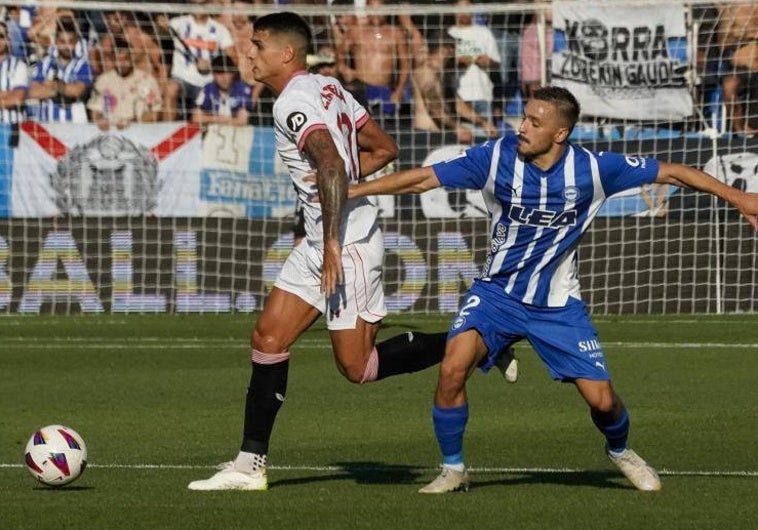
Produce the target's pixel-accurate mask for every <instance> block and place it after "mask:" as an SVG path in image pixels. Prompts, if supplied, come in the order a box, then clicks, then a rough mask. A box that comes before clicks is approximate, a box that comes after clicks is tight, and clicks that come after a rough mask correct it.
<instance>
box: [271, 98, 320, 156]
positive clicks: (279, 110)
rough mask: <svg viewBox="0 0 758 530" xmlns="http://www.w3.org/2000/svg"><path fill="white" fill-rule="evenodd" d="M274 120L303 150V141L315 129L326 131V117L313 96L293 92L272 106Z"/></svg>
mask: <svg viewBox="0 0 758 530" xmlns="http://www.w3.org/2000/svg"><path fill="white" fill-rule="evenodd" d="M274 120H275V121H276V123H277V124H279V126H280V127H281V129H282V130H283V131H284V133H285V134H286V135H287V137H289V139H290V140H292V141H293V142H294V143H295V144H297V148H298V149H299V150H301V151H302V150H303V145H304V144H305V139H306V138H307V137H308V135H309V134H310V133H311V132H313V131H315V130H317V129H328V127H327V125H326V115H325V114H324V111H323V110H322V108H321V106H320V105H319V102H318V101H317V100H315V99H314V95H313V94H308V93H307V92H305V91H302V90H299V91H293V92H290V93H288V94H287V97H286V98H285V99H281V98H280V99H279V100H277V102H276V104H275V105H274Z"/></svg>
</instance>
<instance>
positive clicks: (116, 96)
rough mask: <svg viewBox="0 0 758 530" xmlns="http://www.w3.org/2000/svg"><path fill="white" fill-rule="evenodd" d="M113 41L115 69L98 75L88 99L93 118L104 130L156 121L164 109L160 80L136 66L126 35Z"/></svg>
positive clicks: (88, 106)
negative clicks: (162, 106) (162, 107)
mask: <svg viewBox="0 0 758 530" xmlns="http://www.w3.org/2000/svg"><path fill="white" fill-rule="evenodd" d="M113 45H114V48H113V53H114V58H115V61H114V65H113V69H112V70H108V71H107V72H104V73H102V74H100V75H99V76H98V77H97V80H96V81H95V90H94V93H93V94H92V97H91V98H90V100H89V102H88V103H87V108H89V110H90V112H92V120H93V121H94V122H95V123H96V124H97V126H98V127H99V128H100V129H101V130H103V131H107V130H108V129H110V128H111V127H116V128H117V129H125V128H126V127H128V126H129V125H131V124H132V123H149V122H154V121H157V119H158V113H159V112H160V110H161V90H160V86H159V85H158V81H157V80H156V79H155V77H154V76H153V75H152V74H149V73H148V72H146V71H145V70H141V69H139V68H135V67H134V62H133V60H132V53H131V50H130V48H129V44H128V42H127V41H126V40H125V39H124V38H123V37H114V39H113Z"/></svg>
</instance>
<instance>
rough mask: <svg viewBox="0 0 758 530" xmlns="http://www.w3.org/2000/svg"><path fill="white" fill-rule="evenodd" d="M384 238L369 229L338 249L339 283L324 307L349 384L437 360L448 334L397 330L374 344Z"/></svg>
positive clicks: (380, 310) (381, 311)
mask: <svg viewBox="0 0 758 530" xmlns="http://www.w3.org/2000/svg"><path fill="white" fill-rule="evenodd" d="M383 262H384V237H383V235H382V233H381V231H380V230H378V229H377V230H374V231H373V232H372V233H371V234H370V235H369V236H368V237H367V238H366V239H365V240H362V241H359V242H356V243H352V244H349V245H346V246H345V247H344V248H343V252H342V269H343V273H344V283H343V285H342V286H341V288H340V289H339V292H338V293H336V294H335V295H333V296H331V297H330V298H329V299H328V300H327V305H326V308H325V310H324V315H325V317H326V324H327V327H328V329H329V331H330V334H331V339H332V350H333V352H334V358H335V361H336V362H337V367H338V369H339V370H340V372H341V373H342V374H343V375H344V376H345V377H346V378H347V379H348V380H350V381H352V382H354V383H368V382H371V381H378V380H381V379H385V378H387V377H391V376H393V375H398V374H407V373H413V372H417V371H419V370H423V369H425V368H428V367H430V366H433V365H435V364H438V363H439V362H440V361H441V360H442V357H443V356H444V354H445V341H446V338H447V333H446V332H443V333H431V334H429V333H421V332H416V331H411V332H406V333H402V334H400V335H397V336H394V337H392V338H390V339H388V340H385V341H382V342H380V343H379V344H376V346H374V342H375V340H376V335H377V332H378V331H379V326H380V323H381V319H382V318H383V317H384V316H385V315H386V314H387V308H386V305H385V301H384V290H383V287H382V265H383Z"/></svg>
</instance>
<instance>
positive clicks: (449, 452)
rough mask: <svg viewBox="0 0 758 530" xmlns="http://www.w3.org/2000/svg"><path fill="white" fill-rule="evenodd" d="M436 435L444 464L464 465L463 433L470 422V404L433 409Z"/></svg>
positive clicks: (435, 407)
mask: <svg viewBox="0 0 758 530" xmlns="http://www.w3.org/2000/svg"><path fill="white" fill-rule="evenodd" d="M432 420H433V421H434V434H435V435H436V436H437V443H438V444H439V446H440V451H442V463H443V464H447V465H455V464H462V463H463V432H464V431H465V430H466V422H467V421H468V403H466V404H465V405H462V406H460V407H453V408H449V409H442V408H438V407H437V406H434V407H432Z"/></svg>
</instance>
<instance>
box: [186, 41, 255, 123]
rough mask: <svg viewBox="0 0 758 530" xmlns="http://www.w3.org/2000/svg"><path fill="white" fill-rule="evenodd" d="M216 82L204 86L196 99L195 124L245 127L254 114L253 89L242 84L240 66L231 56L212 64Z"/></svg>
mask: <svg viewBox="0 0 758 530" xmlns="http://www.w3.org/2000/svg"><path fill="white" fill-rule="evenodd" d="M211 71H212V73H213V81H211V82H210V83H208V84H207V85H205V86H204V87H203V88H202V90H201V91H200V93H199V94H198V96H197V100H195V108H194V109H193V110H192V121H193V122H195V123H197V124H199V125H207V124H211V123H217V124H220V125H246V124H247V120H248V117H249V116H250V112H251V111H252V105H253V100H252V90H251V88H250V86H249V85H247V84H245V83H243V82H242V81H240V79H239V76H238V75H237V73H238V72H237V67H236V65H235V64H234V62H233V61H232V60H231V59H230V58H229V56H228V55H226V54H222V55H219V56H218V57H215V58H214V59H213V61H211Z"/></svg>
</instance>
